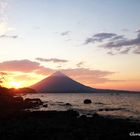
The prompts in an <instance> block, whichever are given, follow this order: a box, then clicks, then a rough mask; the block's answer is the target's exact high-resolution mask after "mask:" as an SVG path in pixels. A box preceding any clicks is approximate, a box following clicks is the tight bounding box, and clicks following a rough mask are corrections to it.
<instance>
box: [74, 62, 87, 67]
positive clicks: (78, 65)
mask: <svg viewBox="0 0 140 140" xmlns="http://www.w3.org/2000/svg"><path fill="white" fill-rule="evenodd" d="M84 63H85V62H83V61H81V62H79V63H77V64H76V66H77V67H81V66H83V64H84Z"/></svg>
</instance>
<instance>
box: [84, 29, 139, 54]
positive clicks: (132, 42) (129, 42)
mask: <svg viewBox="0 0 140 140" xmlns="http://www.w3.org/2000/svg"><path fill="white" fill-rule="evenodd" d="M136 33H137V36H136V37H135V38H132V39H129V38H126V37H125V36H124V35H117V34H115V33H99V34H95V35H93V37H92V38H88V39H86V41H85V44H88V43H95V42H100V43H101V45H99V47H102V48H104V49H108V50H109V51H108V52H107V53H108V54H111V55H115V54H127V53H129V52H130V51H131V52H132V53H134V54H140V30H137V31H136ZM105 39H107V41H106V42H104V40H105Z"/></svg>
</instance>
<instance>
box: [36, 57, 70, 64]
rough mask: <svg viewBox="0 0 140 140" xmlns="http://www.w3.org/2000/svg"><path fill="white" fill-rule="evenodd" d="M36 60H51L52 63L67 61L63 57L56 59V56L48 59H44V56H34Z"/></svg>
mask: <svg viewBox="0 0 140 140" xmlns="http://www.w3.org/2000/svg"><path fill="white" fill-rule="evenodd" d="M36 60H38V61H41V62H53V63H66V62H68V60H65V59H58V58H49V59H46V58H40V57H38V58H36Z"/></svg>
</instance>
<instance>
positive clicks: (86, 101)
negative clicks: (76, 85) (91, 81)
mask: <svg viewBox="0 0 140 140" xmlns="http://www.w3.org/2000/svg"><path fill="white" fill-rule="evenodd" d="M91 103H92V101H91V100H90V99H85V100H84V104H91Z"/></svg>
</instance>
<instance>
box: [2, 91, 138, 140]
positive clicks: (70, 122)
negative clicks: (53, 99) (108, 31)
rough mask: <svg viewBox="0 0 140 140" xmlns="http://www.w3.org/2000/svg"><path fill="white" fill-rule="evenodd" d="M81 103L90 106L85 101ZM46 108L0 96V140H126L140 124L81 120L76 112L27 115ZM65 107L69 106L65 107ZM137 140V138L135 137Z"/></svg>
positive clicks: (32, 101)
mask: <svg viewBox="0 0 140 140" xmlns="http://www.w3.org/2000/svg"><path fill="white" fill-rule="evenodd" d="M84 103H86V104H87V103H88V104H89V103H91V101H90V100H85V102H84ZM39 105H44V106H45V107H47V104H43V102H42V101H41V100H40V99H38V98H35V99H30V98H26V99H23V98H22V97H19V96H16V95H14V94H11V92H10V93H9V91H7V90H6V89H1V92H0V140H15V139H18V140H20V139H32V140H33V139H38V140H63V139H64V140H100V139H111V140H114V139H115V140H118V139H126V138H130V137H131V136H130V135H132V134H135V133H138V132H139V131H140V122H136V121H132V120H129V119H116V118H108V117H103V116H99V115H98V114H93V115H92V116H90V117H87V116H85V115H82V116H80V115H79V113H78V112H77V111H74V110H68V111H34V112H30V111H26V109H27V108H34V107H37V106H39ZM66 105H67V106H70V105H71V104H69V103H67V104H66ZM135 138H137V139H138V138H139V136H135Z"/></svg>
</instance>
